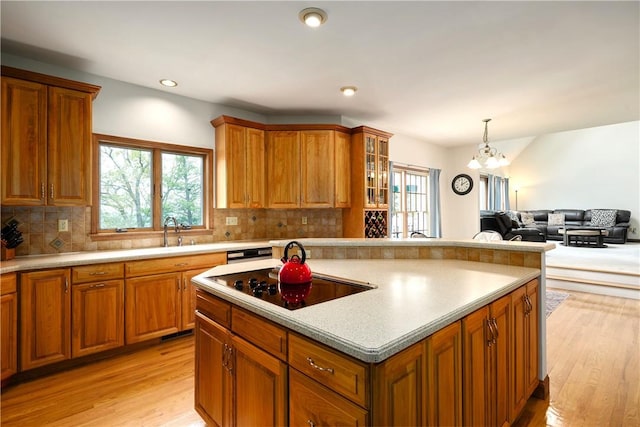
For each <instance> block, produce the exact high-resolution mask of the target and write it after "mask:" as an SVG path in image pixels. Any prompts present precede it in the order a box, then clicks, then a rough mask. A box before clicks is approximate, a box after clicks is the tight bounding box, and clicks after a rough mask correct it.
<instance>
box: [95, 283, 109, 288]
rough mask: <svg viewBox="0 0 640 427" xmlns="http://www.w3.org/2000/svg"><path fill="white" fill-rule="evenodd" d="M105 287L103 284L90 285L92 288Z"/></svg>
mask: <svg viewBox="0 0 640 427" xmlns="http://www.w3.org/2000/svg"><path fill="white" fill-rule="evenodd" d="M105 286H106V285H105V284H104V283H98V284H95V285H91V287H92V288H104V287H105Z"/></svg>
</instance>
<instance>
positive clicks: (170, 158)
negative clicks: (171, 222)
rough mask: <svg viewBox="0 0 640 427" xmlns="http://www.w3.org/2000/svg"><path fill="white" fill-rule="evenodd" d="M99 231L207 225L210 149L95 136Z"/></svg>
mask: <svg viewBox="0 0 640 427" xmlns="http://www.w3.org/2000/svg"><path fill="white" fill-rule="evenodd" d="M94 140H95V142H94V144H95V152H96V156H95V165H96V167H95V168H94V179H95V182H96V185H95V187H96V188H97V193H98V200H94V209H93V226H92V231H93V232H94V233H95V232H118V231H123V230H126V231H154V230H161V229H162V227H163V224H164V219H165V218H166V217H168V216H171V217H175V219H176V221H177V222H178V223H179V224H182V225H186V226H190V227H191V228H194V229H197V228H200V229H206V228H208V220H209V211H210V209H208V207H209V206H210V197H209V196H208V195H209V194H211V191H210V188H212V182H211V179H212V178H211V173H210V171H211V161H212V160H211V159H212V150H207V149H202V148H193V147H183V146H176V145H169V144H161V143H154V142H150V141H140V140H133V139H125V138H119V137H112V136H107V135H95V136H94Z"/></svg>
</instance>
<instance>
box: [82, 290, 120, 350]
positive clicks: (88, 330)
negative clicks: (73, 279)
mask: <svg viewBox="0 0 640 427" xmlns="http://www.w3.org/2000/svg"><path fill="white" fill-rule="evenodd" d="M71 296H72V302H73V304H72V307H73V312H72V316H71V322H72V325H73V328H72V334H73V335H72V340H71V354H72V356H73V357H79V356H85V355H87V354H92V353H97V352H99V351H103V350H107V349H110V348H115V347H120V346H123V345H124V280H111V281H106V282H96V283H85V284H80V285H73V286H72V290H71Z"/></svg>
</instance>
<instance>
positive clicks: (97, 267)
mask: <svg viewBox="0 0 640 427" xmlns="http://www.w3.org/2000/svg"><path fill="white" fill-rule="evenodd" d="M122 278H124V263H123V262H114V263H110V264H94V265H84V266H80V267H73V268H72V269H71V281H72V283H85V282H95V281H98V280H113V279H122Z"/></svg>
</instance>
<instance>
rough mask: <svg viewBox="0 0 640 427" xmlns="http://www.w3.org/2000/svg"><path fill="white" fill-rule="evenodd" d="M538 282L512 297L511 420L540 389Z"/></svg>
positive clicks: (534, 281)
mask: <svg viewBox="0 0 640 427" xmlns="http://www.w3.org/2000/svg"><path fill="white" fill-rule="evenodd" d="M538 292H539V283H538V280H532V281H531V282H529V283H527V284H526V286H523V287H521V288H520V289H518V290H516V291H514V292H513V293H512V294H511V303H512V305H513V310H512V318H511V324H512V327H513V340H512V342H511V348H510V350H511V357H512V363H511V370H512V371H511V387H510V391H511V397H510V399H511V405H510V415H511V420H512V421H513V420H515V418H516V417H517V416H518V414H519V413H520V412H521V411H522V408H524V405H525V404H526V403H527V399H528V398H529V396H531V394H532V393H533V391H534V390H535V389H536V387H537V386H538V333H539V332H538V317H539V316H540V310H539V306H538Z"/></svg>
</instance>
